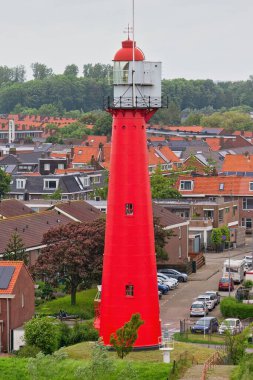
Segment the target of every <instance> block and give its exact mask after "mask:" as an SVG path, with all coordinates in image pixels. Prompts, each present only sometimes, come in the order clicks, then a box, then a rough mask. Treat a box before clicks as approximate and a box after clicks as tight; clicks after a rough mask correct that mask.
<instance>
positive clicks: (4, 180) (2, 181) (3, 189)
mask: <svg viewBox="0 0 253 380" xmlns="http://www.w3.org/2000/svg"><path fill="white" fill-rule="evenodd" d="M10 183H11V177H10V176H9V174H7V173H5V172H4V171H3V170H2V169H0V201H1V199H2V198H3V197H4V196H5V195H6V194H7V193H8V192H9V191H10Z"/></svg>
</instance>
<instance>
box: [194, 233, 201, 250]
mask: <svg viewBox="0 0 253 380" xmlns="http://www.w3.org/2000/svg"><path fill="white" fill-rule="evenodd" d="M193 250H194V253H199V251H200V236H199V235H197V236H195V238H194V247H193Z"/></svg>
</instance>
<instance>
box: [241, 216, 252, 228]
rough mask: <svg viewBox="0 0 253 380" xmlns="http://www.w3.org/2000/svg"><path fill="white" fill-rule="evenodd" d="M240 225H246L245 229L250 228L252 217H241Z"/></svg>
mask: <svg viewBox="0 0 253 380" xmlns="http://www.w3.org/2000/svg"><path fill="white" fill-rule="evenodd" d="M242 227H246V228H247V229H251V228H252V219H251V218H242Z"/></svg>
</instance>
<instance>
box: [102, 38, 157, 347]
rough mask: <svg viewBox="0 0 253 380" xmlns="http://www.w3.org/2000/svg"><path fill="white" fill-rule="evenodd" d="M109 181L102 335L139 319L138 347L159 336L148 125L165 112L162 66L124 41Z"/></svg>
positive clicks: (118, 58) (117, 64) (113, 106)
mask: <svg viewBox="0 0 253 380" xmlns="http://www.w3.org/2000/svg"><path fill="white" fill-rule="evenodd" d="M113 85H114V96H113V101H112V102H109V106H108V109H109V111H110V112H111V114H112V116H113V124H112V148H111V159H110V180H109V193H108V207H107V221H106V236H105V251H104V263H103V278H102V297H101V304H100V327H99V334H100V336H101V337H102V338H103V340H104V343H105V344H106V345H108V344H110V335H111V333H113V332H115V331H116V330H117V329H118V328H120V327H122V326H123V325H124V323H126V322H127V321H129V320H130V318H131V316H132V314H134V313H137V312H138V313H140V315H141V318H142V319H143V320H144V324H143V325H142V326H141V327H140V329H139V337H138V339H137V341H136V343H135V346H136V347H152V346H157V345H158V340H159V337H160V335H161V327H160V319H159V301H158V289H157V274H156V257H155V246H154V231H153V215H152V203H151V193H150V183H149V174H148V157H147V141H146V122H147V121H148V120H149V119H150V117H151V116H152V115H153V114H154V112H155V111H156V110H157V109H158V108H159V107H160V106H161V63H160V62H147V61H145V57H144V54H143V52H142V51H141V50H140V49H138V48H137V47H136V46H135V42H133V41H131V40H129V39H128V40H126V41H123V42H122V48H121V49H120V50H119V51H118V52H117V53H116V54H115V56H114V68H113Z"/></svg>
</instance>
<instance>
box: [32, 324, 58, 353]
mask: <svg viewBox="0 0 253 380" xmlns="http://www.w3.org/2000/svg"><path fill="white" fill-rule="evenodd" d="M59 338H60V334H59V323H58V322H56V321H55V320H52V319H50V318H47V317H42V318H33V319H31V320H30V321H29V322H27V323H26V324H25V343H26V344H27V345H30V346H37V347H38V348H39V349H40V350H41V351H42V352H43V353H44V354H51V353H52V352H54V351H55V350H57V348H58V346H59Z"/></svg>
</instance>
